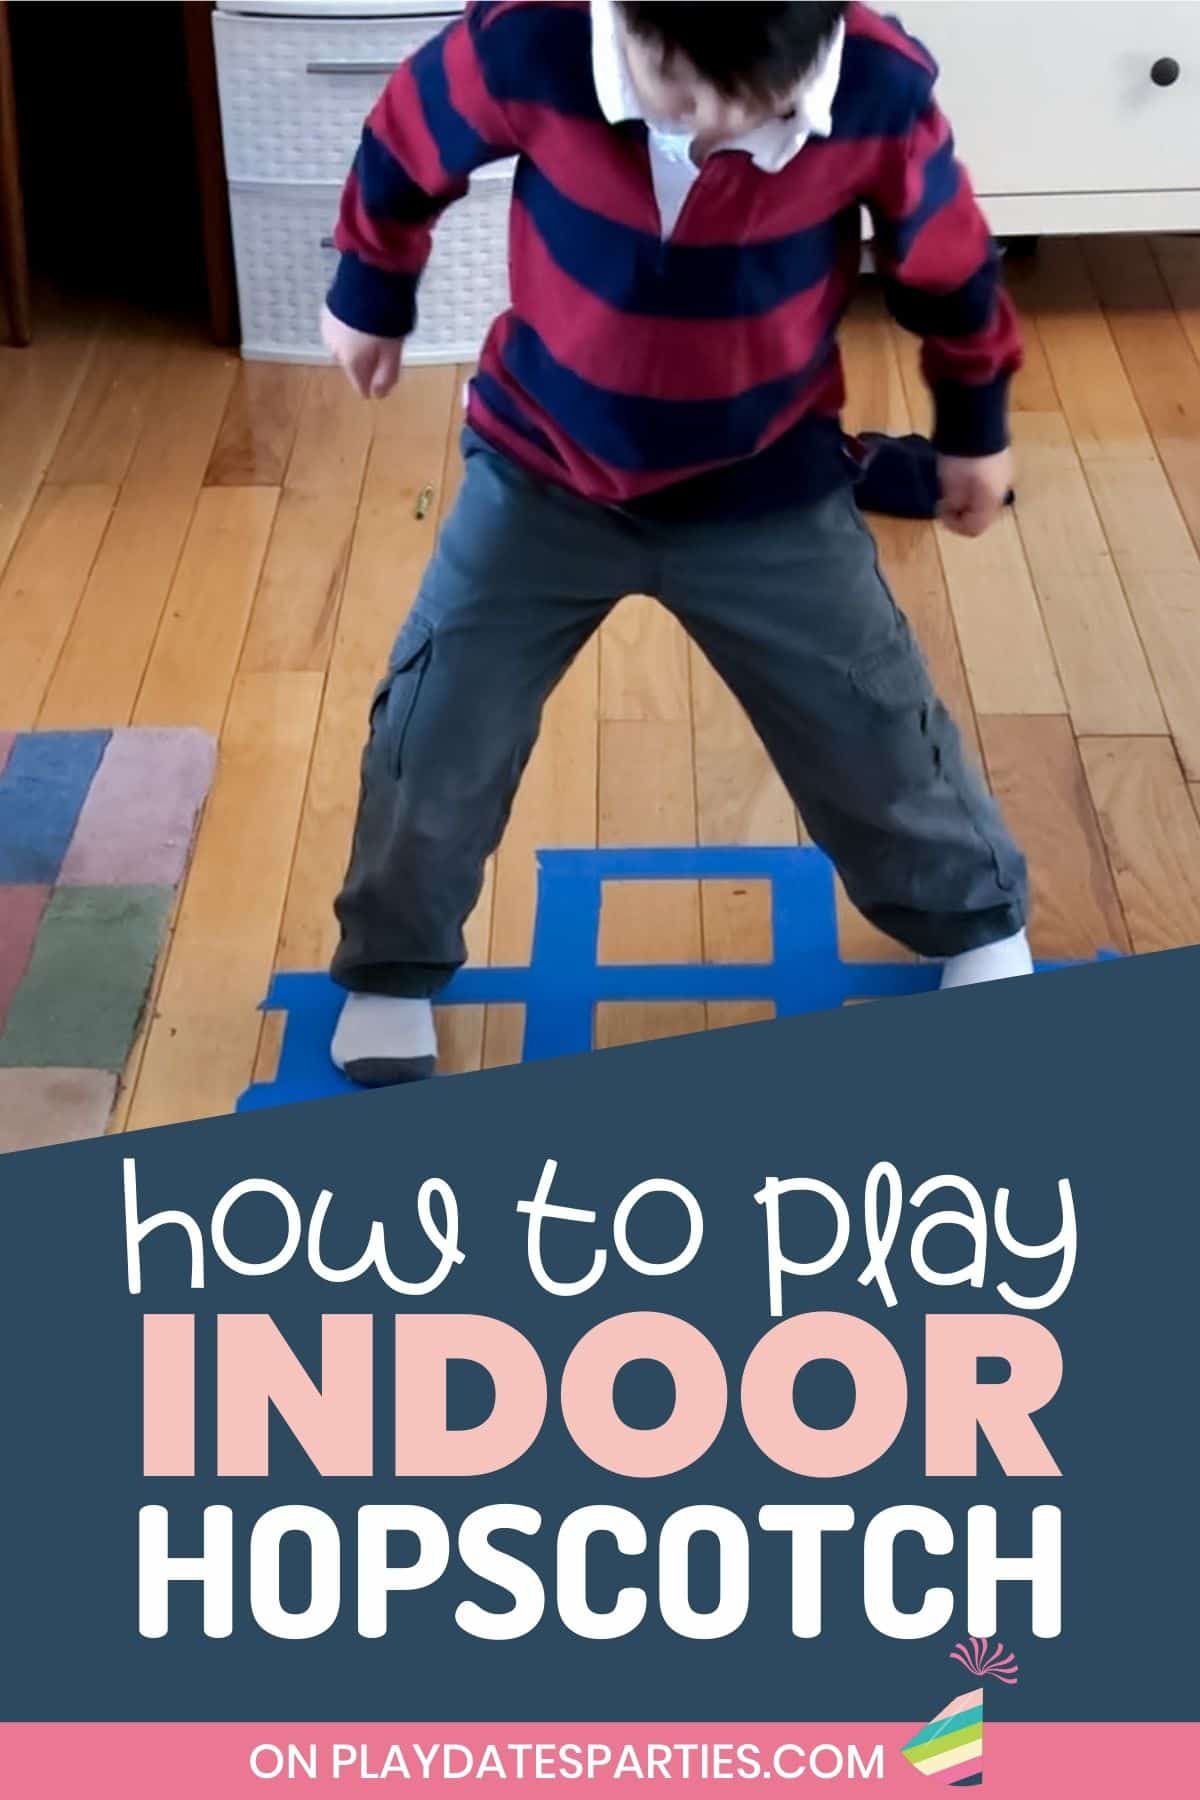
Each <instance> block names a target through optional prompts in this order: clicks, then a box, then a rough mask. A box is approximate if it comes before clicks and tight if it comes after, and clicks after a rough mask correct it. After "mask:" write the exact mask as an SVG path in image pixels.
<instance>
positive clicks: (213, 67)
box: [182, 0, 238, 345]
mask: <svg viewBox="0 0 1200 1800" xmlns="http://www.w3.org/2000/svg"><path fill="white" fill-rule="evenodd" d="M182 10H183V32H184V41H185V43H186V45H187V64H188V88H189V92H190V96H191V103H192V130H193V133H194V136H195V143H196V174H197V179H198V181H199V186H200V209H201V214H202V218H203V224H204V264H205V269H206V271H207V278H208V317H209V325H210V327H211V330H212V335H213V338H214V340H215V341H216V342H217V343H218V344H224V345H235V344H236V343H237V342H238V314H237V285H236V282H235V280H234V273H233V239H232V235H231V232H230V226H229V190H228V188H227V186H226V182H225V151H224V147H223V145H222V142H221V106H220V100H219V98H218V94H217V60H216V53H215V51H214V49H213V35H212V30H213V27H212V15H213V7H212V4H211V0H207V3H206V4H198V3H197V0H182Z"/></svg>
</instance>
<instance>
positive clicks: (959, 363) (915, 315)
mask: <svg viewBox="0 0 1200 1800" xmlns="http://www.w3.org/2000/svg"><path fill="white" fill-rule="evenodd" d="M868 206H869V208H870V211H871V215H872V219H873V222H874V228H875V256H876V266H877V267H878V269H879V272H880V274H881V276H882V277H883V283H884V291H885V294H886V297H887V303H888V307H889V309H890V311H891V313H892V316H893V317H894V318H895V319H896V320H897V321H898V322H899V323H900V324H901V325H902V326H904V328H905V329H906V330H908V331H911V332H914V333H915V334H916V335H917V336H918V337H919V338H921V339H922V343H923V349H922V357H921V364H922V368H923V371H924V374H925V379H926V381H927V382H928V384H929V387H930V389H931V391H932V394H933V401H934V432H933V441H934V446H935V448H936V449H937V451H938V452H939V473H940V476H941V488H942V506H941V517H942V519H943V521H944V522H945V524H947V525H948V526H949V527H950V528H951V529H952V530H955V531H959V532H961V533H962V534H963V535H965V536H968V537H978V536H979V535H980V533H981V532H984V531H986V530H987V528H988V526H989V525H991V524H993V523H994V522H995V520H996V519H997V518H998V517H999V515H1000V513H1001V512H1002V510H1003V508H1004V504H1005V500H1006V498H1007V496H1008V493H1009V491H1010V489H1011V487H1012V453H1011V451H1010V449H1009V435H1008V389H1009V383H1010V382H1011V380H1012V377H1013V375H1014V374H1015V373H1016V371H1017V369H1019V368H1020V366H1021V337H1020V330H1019V327H1018V324H1017V317H1016V313H1015V310H1014V308H1013V304H1012V301H1011V300H1010V299H1009V296H1008V293H1007V292H1006V290H1005V287H1004V284H1003V281H1002V280H1001V275H1000V257H999V252H998V251H997V249H996V246H995V244H994V243H993V241H992V236H991V232H990V231H989V229H988V225H987V222H986V221H985V219H984V217H983V214H982V213H981V212H980V210H979V206H978V204H977V202H976V199H975V195H974V192H973V190H972V187H971V182H970V177H969V176H968V175H967V172H966V170H965V169H964V168H963V167H962V165H961V164H960V163H959V162H958V160H957V158H956V156H955V153H954V139H953V136H952V134H951V131H950V127H949V125H948V123H947V121H946V119H945V117H944V115H943V114H942V112H941V111H940V109H939V108H938V105H937V103H936V101H935V99H934V97H933V74H932V72H931V74H930V78H929V91H928V94H927V96H926V97H925V104H924V106H923V107H922V110H921V113H920V116H919V117H918V118H917V120H916V122H915V123H914V124H913V125H912V127H911V129H910V130H909V132H908V134H907V137H906V138H905V139H904V140H901V141H897V140H893V141H892V143H891V144H889V145H888V146H886V147H885V148H884V150H883V153H882V156H881V166H880V170H879V173H878V177H877V181H876V187H875V191H874V192H873V193H872V194H870V195H869V196H868Z"/></svg>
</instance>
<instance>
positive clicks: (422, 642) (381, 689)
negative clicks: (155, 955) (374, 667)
mask: <svg viewBox="0 0 1200 1800" xmlns="http://www.w3.org/2000/svg"><path fill="white" fill-rule="evenodd" d="M432 656H433V631H432V629H431V628H430V627H429V626H428V625H426V624H425V622H424V620H422V619H411V620H410V621H409V623H408V624H407V625H406V626H405V628H404V630H403V631H402V632H401V633H400V637H399V639H398V640H397V643H396V647H395V650H394V651H393V653H392V661H391V666H390V668H389V669H388V672H387V674H386V675H385V677H384V679H383V680H382V681H381V682H380V684H379V686H378V687H377V688H376V690H375V698H374V700H373V701H372V704H371V743H372V745H373V746H374V747H375V748H376V749H377V752H378V754H379V755H380V757H381V758H382V760H383V763H384V767H385V769H386V771H387V773H388V774H390V775H392V776H393V777H395V776H398V775H399V774H400V768H401V762H402V759H403V754H404V741H405V738H406V737H407V736H408V728H409V726H410V725H411V723H412V717H413V713H414V712H415V711H416V707H417V701H418V700H419V699H420V695H421V688H422V686H423V684H424V681H425V676H426V673H427V672H428V669H429V663H430V660H431V658H432Z"/></svg>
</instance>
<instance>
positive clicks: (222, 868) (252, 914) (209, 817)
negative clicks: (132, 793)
mask: <svg viewBox="0 0 1200 1800" xmlns="http://www.w3.org/2000/svg"><path fill="white" fill-rule="evenodd" d="M211 491H212V492H213V493H217V492H219V491H220V490H217V489H213V490H211ZM235 491H237V490H235ZM320 703H321V678H320V676H319V675H313V674H282V675H243V676H241V677H239V679H238V681H237V683H236V685H235V688H234V691H233V695H232V698H231V701H230V706H229V715H228V718H227V720H226V725H225V732H224V736H223V740H222V747H221V762H220V766H219V769H218V772H217V779H216V784H215V787H214V789H213V793H212V796H211V798H210V800H209V805H208V811H207V814H206V817H205V821H204V826H203V830H202V832H201V836H200V840H199V842H198V844H197V847H196V853H195V857H194V859H193V863H192V868H191V871H190V873H189V875H188V879H187V885H186V888H185V891H184V895H183V900H182V903H181V905H180V909H179V918H178V923H177V924H176V927H175V937H174V942H173V944H172V947H171V953H170V957H169V960H168V962H167V967H166V972H165V974H164V977H163V982H162V987H161V990H160V993H159V997H158V1004H157V1007H156V1009H155V1016H154V1018H153V1021H152V1023H151V1025H150V1029H149V1033H148V1036H147V1039H146V1049H145V1055H144V1057H143V1059H142V1065H141V1070H140V1073H139V1076H138V1080H137V1085H136V1088H135V1089H134V1093H133V1098H132V1101H131V1103H130V1107H129V1113H128V1128H129V1129H130V1130H131V1131H137V1130H141V1129H144V1128H146V1127H149V1126H154V1125H165V1124H170V1123H176V1122H178V1121H181V1120H184V1119H200V1118H207V1117H210V1116H212V1115H214V1114H220V1113H227V1112H229V1111H231V1110H232V1107H233V1105H234V1102H235V1101H236V1099H237V1097H238V1095H239V1093H241V1091H242V1090H243V1089H244V1088H245V1087H246V1086H248V1085H249V1082H250V1079H251V1076H252V1073H253V1069H254V1063H255V1057H256V1054H257V1051H258V1045H259V1025H260V1017H259V1014H258V1011H257V1008H258V1005H259V1003H260V1002H261V1000H262V998H263V996H264V994H265V993H266V990H267V986H268V983H269V981H270V976H271V965H272V960H273V957H274V952H275V944H276V940H277V937H278V933H279V919H280V913H281V911H282V907H283V898H284V892H285V889H286V886H287V880H288V871H289V868H290V866H291V860H292V849H293V846H294V843H295V838H296V827H297V822H298V819H299V813H300V806H301V801H302V798H303V794H304V783H305V776H306V772H307V768H308V758H309V753H310V750H311V747H312V741H313V733H314V731H315V728H316V722H317V713H318V709H319V707H320Z"/></svg>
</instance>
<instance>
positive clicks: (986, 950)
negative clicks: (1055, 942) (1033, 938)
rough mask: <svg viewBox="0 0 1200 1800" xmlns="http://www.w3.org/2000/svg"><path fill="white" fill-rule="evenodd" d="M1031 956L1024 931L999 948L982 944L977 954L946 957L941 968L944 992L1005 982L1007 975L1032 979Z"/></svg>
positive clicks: (975, 951)
mask: <svg viewBox="0 0 1200 1800" xmlns="http://www.w3.org/2000/svg"><path fill="white" fill-rule="evenodd" d="M1032 974H1033V954H1032V952H1031V951H1030V948H1029V939H1028V938H1027V937H1026V935H1025V933H1024V932H1023V931H1018V932H1017V933H1016V935H1015V936H1014V937H1009V938H1003V939H1002V940H1001V941H1000V943H998V944H981V945H980V947H979V949H978V950H964V951H963V953H962V955H961V956H948V957H947V958H946V961H945V964H944V966H943V968H942V986H943V987H944V988H955V987H974V985H975V983H976V982H977V981H1005V980H1007V978H1008V977H1009V976H1010V975H1032Z"/></svg>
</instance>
